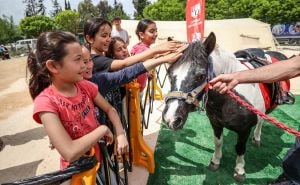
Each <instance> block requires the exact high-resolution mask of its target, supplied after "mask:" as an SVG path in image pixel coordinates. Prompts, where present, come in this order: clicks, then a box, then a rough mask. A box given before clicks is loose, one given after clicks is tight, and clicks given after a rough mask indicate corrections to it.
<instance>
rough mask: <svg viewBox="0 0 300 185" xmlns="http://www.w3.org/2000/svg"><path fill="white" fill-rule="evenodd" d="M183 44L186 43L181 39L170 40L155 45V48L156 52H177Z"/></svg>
mask: <svg viewBox="0 0 300 185" xmlns="http://www.w3.org/2000/svg"><path fill="white" fill-rule="evenodd" d="M183 45H185V43H183V42H180V41H168V42H164V43H162V44H159V45H157V46H155V47H153V49H154V50H155V52H156V54H160V53H165V52H176V50H177V49H178V48H180V47H182V46H183Z"/></svg>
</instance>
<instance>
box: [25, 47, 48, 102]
mask: <svg viewBox="0 0 300 185" xmlns="http://www.w3.org/2000/svg"><path fill="white" fill-rule="evenodd" d="M27 69H28V70H29V73H30V77H29V93H30V96H31V98H32V99H33V100H34V99H35V98H36V97H37V96H38V95H39V94H40V93H41V92H42V91H43V90H44V89H45V88H47V87H48V86H49V85H50V84H51V78H50V75H49V72H48V69H47V67H46V64H45V63H43V64H41V63H39V61H37V58H36V56H35V54H34V52H31V53H30V54H29V55H28V58H27ZM27 76H28V72H27V71H26V77H27Z"/></svg>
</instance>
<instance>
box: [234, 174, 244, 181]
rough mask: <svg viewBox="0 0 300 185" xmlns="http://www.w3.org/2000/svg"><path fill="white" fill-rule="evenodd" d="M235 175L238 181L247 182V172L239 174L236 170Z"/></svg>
mask: <svg viewBox="0 0 300 185" xmlns="http://www.w3.org/2000/svg"><path fill="white" fill-rule="evenodd" d="M233 177H234V179H235V180H236V181H238V182H245V179H246V174H238V173H237V172H234V174H233Z"/></svg>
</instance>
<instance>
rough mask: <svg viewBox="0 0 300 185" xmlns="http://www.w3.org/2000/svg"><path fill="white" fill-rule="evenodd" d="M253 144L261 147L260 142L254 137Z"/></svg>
mask: <svg viewBox="0 0 300 185" xmlns="http://www.w3.org/2000/svg"><path fill="white" fill-rule="evenodd" d="M252 144H253V145H254V146H256V147H260V141H257V140H255V138H254V137H252Z"/></svg>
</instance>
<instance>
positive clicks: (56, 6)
mask: <svg viewBox="0 0 300 185" xmlns="http://www.w3.org/2000/svg"><path fill="white" fill-rule="evenodd" d="M52 3H53V10H52V12H51V16H52V17H55V16H56V15H57V14H58V13H59V12H61V11H62V8H61V6H60V4H59V3H58V1H57V0H52Z"/></svg>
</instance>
